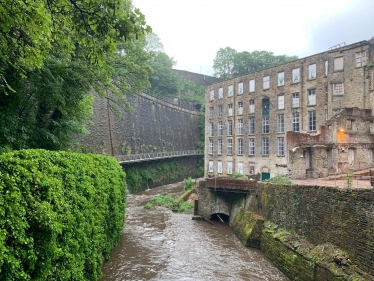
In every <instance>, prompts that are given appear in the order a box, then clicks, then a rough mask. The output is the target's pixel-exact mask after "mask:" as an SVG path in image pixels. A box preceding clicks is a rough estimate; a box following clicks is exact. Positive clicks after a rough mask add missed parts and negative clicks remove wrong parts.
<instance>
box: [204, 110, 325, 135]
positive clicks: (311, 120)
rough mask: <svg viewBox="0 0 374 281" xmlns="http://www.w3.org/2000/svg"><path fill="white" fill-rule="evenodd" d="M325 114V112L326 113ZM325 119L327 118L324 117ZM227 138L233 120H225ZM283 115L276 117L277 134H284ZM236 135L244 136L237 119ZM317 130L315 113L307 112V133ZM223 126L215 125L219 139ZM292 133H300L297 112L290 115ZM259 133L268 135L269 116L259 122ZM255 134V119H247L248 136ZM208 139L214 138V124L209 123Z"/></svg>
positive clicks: (242, 121) (241, 122)
mask: <svg viewBox="0 0 374 281" xmlns="http://www.w3.org/2000/svg"><path fill="white" fill-rule="evenodd" d="M326 113H327V112H326ZM326 118H327V116H326ZM226 127H227V136H232V135H233V129H232V128H233V120H227V124H226ZM284 127H285V126H284V114H278V115H277V133H284V131H285V129H284ZM237 129H238V131H237V134H238V135H239V136H241V135H244V120H243V119H238V125H237ZM316 130H317V117H316V111H315V110H313V111H308V131H316ZM223 131H224V125H223V122H222V121H218V123H217V134H218V136H219V137H221V136H223ZM292 131H294V132H300V114H299V112H293V113H292ZM261 133H262V134H269V133H270V122H269V116H262V121H261ZM254 134H255V117H250V118H249V119H248V135H254ZM209 137H214V122H210V124H209Z"/></svg>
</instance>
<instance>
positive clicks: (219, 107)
mask: <svg viewBox="0 0 374 281" xmlns="http://www.w3.org/2000/svg"><path fill="white" fill-rule="evenodd" d="M222 116H223V105H222V104H220V105H218V118H220V117H222Z"/></svg>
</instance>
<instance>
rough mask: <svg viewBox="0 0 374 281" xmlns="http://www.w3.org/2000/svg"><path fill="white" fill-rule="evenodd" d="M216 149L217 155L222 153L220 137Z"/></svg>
mask: <svg viewBox="0 0 374 281" xmlns="http://www.w3.org/2000/svg"><path fill="white" fill-rule="evenodd" d="M217 149H218V151H217V155H222V151H223V141H222V139H218V147H217Z"/></svg>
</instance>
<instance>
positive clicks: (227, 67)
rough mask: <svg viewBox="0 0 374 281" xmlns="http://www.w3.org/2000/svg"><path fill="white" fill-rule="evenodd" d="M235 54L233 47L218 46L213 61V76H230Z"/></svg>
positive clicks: (222, 77) (223, 77)
mask: <svg viewBox="0 0 374 281" xmlns="http://www.w3.org/2000/svg"><path fill="white" fill-rule="evenodd" d="M236 54H237V52H236V50H234V49H233V48H230V47H226V48H220V49H219V50H218V52H217V54H216V57H215V58H214V61H213V69H214V76H216V77H219V78H221V79H227V78H230V76H231V75H232V70H233V67H234V60H235V56H236Z"/></svg>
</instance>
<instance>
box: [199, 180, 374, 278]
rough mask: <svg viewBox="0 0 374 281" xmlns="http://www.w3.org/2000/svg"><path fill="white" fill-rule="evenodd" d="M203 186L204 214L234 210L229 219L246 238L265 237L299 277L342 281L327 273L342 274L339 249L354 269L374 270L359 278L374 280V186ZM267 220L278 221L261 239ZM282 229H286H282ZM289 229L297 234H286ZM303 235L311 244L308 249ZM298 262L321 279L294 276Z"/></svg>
mask: <svg viewBox="0 0 374 281" xmlns="http://www.w3.org/2000/svg"><path fill="white" fill-rule="evenodd" d="M201 187H202V188H200V190H201V192H200V194H199V212H201V213H200V214H201V215H204V216H209V215H211V214H213V213H216V212H219V211H220V210H228V212H229V213H228V214H229V216H230V218H229V222H230V224H231V226H232V227H233V229H234V232H235V233H237V235H238V236H239V238H240V239H241V241H242V242H243V243H244V244H247V245H256V243H257V242H256V239H258V240H261V244H262V246H261V248H262V250H263V251H264V252H265V253H266V251H267V252H268V256H269V258H270V259H272V260H274V262H275V263H276V264H278V266H279V268H280V269H281V270H282V271H283V272H285V273H287V274H288V276H299V277H298V278H299V279H295V280H336V279H334V278H333V277H331V278H330V277H328V278H327V277H326V276H335V275H339V274H342V273H341V271H339V270H340V269H341V266H339V265H336V264H334V262H333V259H334V255H337V253H339V255H341V256H345V257H349V263H350V266H351V269H352V270H353V271H354V272H355V273H354V274H370V275H371V276H367V277H365V276H364V277H362V278H361V279H357V280H374V277H373V276H374V189H372V188H371V189H347V188H334V187H325V186H297V185H284V186H282V185H275V184H270V183H259V182H258V183H257V185H256V189H255V192H254V193H251V194H250V195H249V194H248V195H246V194H233V193H225V194H220V193H218V192H214V190H212V191H209V190H207V188H206V187H205V184H204V182H202V183H201ZM261 221H271V222H273V225H272V226H271V227H268V228H267V229H265V232H263V234H262V236H261V238H260V237H259V236H260V235H258V231H257V229H258V228H257V227H258V223H259V222H261ZM265 228H266V226H265ZM278 228H279V230H280V229H284V231H283V230H282V231H281V232H277V231H276V230H277V229H278ZM253 230H255V232H256V233H252V231H253ZM285 231H287V232H289V233H291V234H289V235H284V234H285ZM282 235H283V238H282ZM300 240H302V241H305V244H307V246H305V247H304V250H303V249H302V247H303V246H304V245H303V243H304V242H303V243H301V242H300ZM277 241H278V242H277ZM292 241H298V244H300V243H301V244H302V246H301V248H297V249H295V248H294V246H293V244H292ZM297 247H299V246H297ZM324 251H325V252H324ZM307 253H311V254H309V255H307ZM301 256H303V257H302V258H301ZM304 259H305V260H304ZM282 260H283V262H282ZM281 264H282V265H281ZM315 265H317V267H315ZM292 266H293V267H295V268H297V270H299V271H300V270H302V268H303V267H304V266H306V267H308V272H309V273H310V271H313V270H314V268H316V269H315V271H314V276H315V279H313V278H311V277H308V278H307V279H303V278H306V277H305V276H304V277H303V274H301V275H300V274H298V275H297V274H296V275H294V273H293V271H292V268H291V267H292ZM356 269H357V270H356ZM288 270H289V271H288ZM347 270H348V269H347ZM343 271H344V268H343ZM339 272H340V273H339ZM360 272H361V273H360ZM309 273H308V274H309ZM352 274H353V273H352ZM309 276H312V275H311V274H309ZM316 276H317V277H318V276H325V277H326V278H325V277H324V278H325V279H318V278H319V277H318V278H317V277H316ZM339 280H340V279H339ZM341 280H351V279H344V278H343V279H341Z"/></svg>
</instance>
